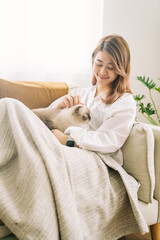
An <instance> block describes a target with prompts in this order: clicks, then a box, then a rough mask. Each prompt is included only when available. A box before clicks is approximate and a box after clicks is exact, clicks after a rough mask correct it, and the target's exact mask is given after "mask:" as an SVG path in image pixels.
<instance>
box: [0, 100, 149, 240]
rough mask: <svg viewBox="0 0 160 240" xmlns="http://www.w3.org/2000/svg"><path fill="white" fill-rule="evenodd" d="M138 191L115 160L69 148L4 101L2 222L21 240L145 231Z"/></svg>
mask: <svg viewBox="0 0 160 240" xmlns="http://www.w3.org/2000/svg"><path fill="white" fill-rule="evenodd" d="M137 189H138V184H137V182H136V181H135V179H133V178H132V177H131V176H130V175H128V174H127V173H126V172H125V171H124V169H123V168H122V167H121V166H120V165H119V164H118V163H117V162H116V161H115V160H113V159H112V158H111V157H110V156H109V155H102V154H96V153H94V152H91V151H86V150H83V149H78V148H69V147H66V146H62V145H61V144H60V143H59V142H58V140H57V139H56V138H55V137H54V135H53V134H52V133H51V131H50V130H49V129H48V128H47V127H46V126H45V125H44V124H43V123H42V122H41V121H40V120H39V119H38V118H37V117H36V116H35V115H34V114H33V113H32V112H31V111H30V110H29V109H28V108H27V107H25V106H24V105H23V104H22V103H20V102H19V101H17V100H14V99H9V98H6V99H1V100H0V219H1V220H2V221H3V222H4V223H5V225H6V226H7V227H8V228H9V229H10V230H11V231H12V232H13V233H14V234H15V235H16V236H17V237H18V239H24V240H27V239H32V240H33V239H35V240H38V239H40V240H59V239H61V240H116V239H118V238H119V237H121V236H123V235H127V234H129V233H131V232H139V231H140V232H141V233H145V232H147V231H148V227H147V225H146V223H145V221H144V219H143V216H142V214H141V212H140V210H139V208H138V200H137Z"/></svg>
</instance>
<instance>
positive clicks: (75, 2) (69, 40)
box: [0, 0, 103, 86]
mask: <svg viewBox="0 0 160 240" xmlns="http://www.w3.org/2000/svg"><path fill="white" fill-rule="evenodd" d="M102 6H103V0H58V1H57V0H0V35H1V37H0V78H5V79H8V80H23V81H66V82H67V83H69V84H77V85H84V86H87V85H89V84H90V82H89V81H90V76H91V54H92V51H93V50H94V48H95V46H96V44H97V42H98V40H99V39H100V38H101V36H102Z"/></svg>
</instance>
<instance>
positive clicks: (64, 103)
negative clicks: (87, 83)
mask: <svg viewBox="0 0 160 240" xmlns="http://www.w3.org/2000/svg"><path fill="white" fill-rule="evenodd" d="M79 103H80V96H79V95H75V96H73V95H71V94H68V95H66V96H65V97H63V98H62V100H61V102H59V104H58V107H61V108H66V107H67V108H69V107H72V106H74V105H77V104H79Z"/></svg>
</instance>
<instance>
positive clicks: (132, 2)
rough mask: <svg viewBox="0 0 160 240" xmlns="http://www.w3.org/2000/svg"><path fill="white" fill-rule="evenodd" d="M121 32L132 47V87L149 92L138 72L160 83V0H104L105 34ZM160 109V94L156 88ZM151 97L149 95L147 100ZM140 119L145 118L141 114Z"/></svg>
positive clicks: (143, 92)
mask: <svg viewBox="0 0 160 240" xmlns="http://www.w3.org/2000/svg"><path fill="white" fill-rule="evenodd" d="M112 33H116V34H120V35H122V36H123V37H124V38H125V39H126V41H127V42H128V44H129V46H130V50H131V87H132V91H133V93H134V95H135V94H139V93H140V94H145V95H146V97H147V95H148V90H147V89H146V88H145V87H144V86H143V84H142V83H140V82H139V81H137V80H136V76H143V75H145V76H146V77H150V78H151V79H153V80H154V81H155V82H157V86H160V81H159V80H158V78H160V0H104V8H103V35H108V34H112ZM154 98H155V100H156V103H157V104H158V107H159V110H160V94H158V93H157V92H154ZM147 101H148V98H146V102H147ZM138 119H139V120H141V121H145V119H144V118H143V117H142V116H141V114H138Z"/></svg>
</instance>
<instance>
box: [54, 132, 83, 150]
mask: <svg viewBox="0 0 160 240" xmlns="http://www.w3.org/2000/svg"><path fill="white" fill-rule="evenodd" d="M51 132H52V133H53V134H54V136H55V137H56V138H57V139H58V141H59V142H60V143H61V144H63V145H66V142H67V140H68V135H65V134H64V133H63V132H61V131H60V130H58V129H52V130H51ZM74 147H77V148H79V146H78V145H77V143H76V142H75V143H74Z"/></svg>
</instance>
